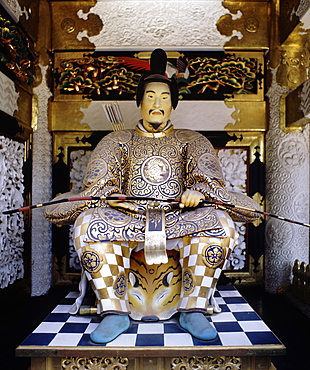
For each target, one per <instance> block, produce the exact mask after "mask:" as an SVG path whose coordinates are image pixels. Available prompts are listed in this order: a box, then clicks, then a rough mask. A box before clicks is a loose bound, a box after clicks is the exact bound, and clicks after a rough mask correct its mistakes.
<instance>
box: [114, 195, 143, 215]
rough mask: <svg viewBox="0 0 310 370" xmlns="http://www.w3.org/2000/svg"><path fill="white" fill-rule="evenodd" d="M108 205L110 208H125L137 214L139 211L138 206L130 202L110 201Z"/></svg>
mask: <svg viewBox="0 0 310 370" xmlns="http://www.w3.org/2000/svg"><path fill="white" fill-rule="evenodd" d="M111 196H115V197H125V195H124V194H111ZM107 202H108V205H109V206H110V207H113V208H114V207H117V208H124V209H128V210H129V211H132V212H136V211H137V210H138V208H137V205H136V204H135V203H134V202H132V201H128V200H119V199H108V201H107Z"/></svg>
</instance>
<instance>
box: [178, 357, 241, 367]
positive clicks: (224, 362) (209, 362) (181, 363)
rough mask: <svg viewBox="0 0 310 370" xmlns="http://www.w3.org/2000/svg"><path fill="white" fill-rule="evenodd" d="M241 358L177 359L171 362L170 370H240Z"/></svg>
mask: <svg viewBox="0 0 310 370" xmlns="http://www.w3.org/2000/svg"><path fill="white" fill-rule="evenodd" d="M241 365H242V361H241V358H239V357H234V356H218V357H212V356H205V357H196V356H192V357H177V358H173V359H172V360H171V369H172V370H192V369H193V370H194V369H195V370H228V369H229V370H240V369H241Z"/></svg>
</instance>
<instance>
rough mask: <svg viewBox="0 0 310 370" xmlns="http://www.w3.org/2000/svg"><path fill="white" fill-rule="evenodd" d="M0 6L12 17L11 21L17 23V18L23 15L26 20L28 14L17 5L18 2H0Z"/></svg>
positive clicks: (7, 0) (10, 0)
mask: <svg viewBox="0 0 310 370" xmlns="http://www.w3.org/2000/svg"><path fill="white" fill-rule="evenodd" d="M0 4H1V5H2V6H3V7H4V9H5V10H6V11H7V12H8V13H9V15H10V16H11V17H12V19H13V20H14V21H15V22H18V21H19V18H20V17H21V16H22V15H23V14H25V16H26V19H28V16H29V15H28V12H27V10H26V8H25V7H24V9H22V8H21V6H20V5H19V2H18V0H0Z"/></svg>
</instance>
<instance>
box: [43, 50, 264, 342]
mask: <svg viewBox="0 0 310 370" xmlns="http://www.w3.org/2000/svg"><path fill="white" fill-rule="evenodd" d="M166 63H167V56H166V53H165V52H164V51H163V50H161V49H156V50H155V51H153V53H152V55H151V60H150V71H148V72H146V73H145V74H144V75H142V77H141V79H140V82H139V84H138V88H137V94H136V103H137V106H138V107H139V108H140V109H141V115H142V120H141V121H140V122H139V123H138V124H137V126H136V127H135V129H133V130H120V131H116V132H112V133H110V134H108V135H106V136H105V137H104V138H103V139H102V140H101V141H100V142H99V144H98V145H97V147H96V148H95V149H94V151H93V153H92V155H91V158H90V161H89V163H88V166H87V170H86V175H85V179H84V186H85V188H84V190H83V191H82V192H80V193H79V194H78V195H79V196H81V197H82V196H97V197H98V196H99V197H102V198H103V199H102V200H99V201H93V200H88V201H74V202H70V203H61V204H57V205H52V206H49V207H47V208H46V212H45V217H46V218H47V219H48V220H50V221H52V222H54V223H55V224H58V225H62V224H73V223H74V232H73V239H74V245H75V249H76V251H77V254H78V256H79V259H80V261H81V265H82V266H83V269H84V272H85V275H84V276H86V277H87V279H88V281H89V282H90V284H91V287H92V289H93V291H94V293H95V296H96V299H97V312H98V313H99V314H100V315H101V316H102V321H101V322H100V324H99V325H98V327H97V328H96V329H95V330H94V331H93V332H92V333H91V340H92V341H93V342H95V343H107V342H109V341H111V340H113V339H115V338H116V337H117V336H118V335H120V334H121V333H122V332H124V331H125V330H127V329H128V328H129V326H130V317H129V315H130V305H129V304H128V292H127V290H128V284H129V283H128V270H129V263H130V255H131V253H132V251H137V250H141V249H144V256H145V261H146V263H147V264H148V265H152V264H159V263H166V262H167V253H166V250H167V249H168V250H169V249H175V250H177V251H179V254H180V260H179V261H180V265H181V268H182V287H181V292H180V300H179V304H178V311H179V324H180V326H181V327H182V328H184V329H185V330H187V331H188V332H189V333H191V335H193V336H194V337H196V338H199V339H201V340H211V339H214V338H215V337H216V336H217V332H216V330H215V329H214V327H213V326H212V325H211V324H210V323H209V321H208V319H207V318H206V316H205V313H206V312H207V308H208V306H209V305H213V306H214V309H215V312H217V308H216V303H215V300H214V298H213V294H214V290H215V287H216V283H217V281H218V278H219V276H220V274H221V271H222V269H223V268H224V267H225V263H226V261H227V259H228V258H229V256H230V254H231V251H232V250H233V248H234V247H235V245H236V242H237V239H238V234H237V232H236V230H235V227H234V222H233V221H240V222H251V221H254V220H255V219H257V218H258V217H259V215H258V214H256V213H254V212H251V211H247V210H244V209H238V208H237V207H235V208H229V209H226V208H225V209H224V208H221V207H217V208H215V207H206V206H204V205H203V202H202V201H203V200H212V201H217V202H225V203H230V204H234V205H236V206H243V207H248V208H251V209H255V208H257V207H258V205H257V204H256V203H255V202H254V201H253V200H252V199H251V198H249V197H247V196H246V195H243V194H240V193H234V192H229V191H227V190H226V189H225V183H224V179H223V175H222V170H221V168H220V164H219V161H218V158H217V156H216V153H215V151H214V148H213V147H212V145H211V143H210V142H209V140H208V139H207V138H206V137H204V136H203V135H201V134H199V133H197V132H195V131H192V130H185V129H175V128H174V126H173V125H172V122H171V121H170V114H171V112H172V110H173V109H175V108H176V106H177V104H178V87H177V82H176V80H175V79H174V78H168V77H166V75H165V69H166ZM191 125H194V123H191ZM71 195H72V194H71ZM75 195H76V194H75ZM65 196H67V194H64V195H61V196H59V197H58V198H57V199H61V198H62V197H65ZM110 196H115V198H116V199H108V200H104V198H105V197H110ZM126 196H127V197H130V199H131V200H128V199H126ZM134 197H136V198H139V197H140V198H152V199H154V198H155V199H157V200H158V201H156V202H153V203H155V204H150V203H149V202H147V201H146V200H145V199H140V200H132V199H133V198H134ZM169 199H179V200H180V202H179V203H177V202H169V201H166V200H169ZM180 205H181V207H180ZM84 279H86V278H85V277H84ZM79 304H81V303H79V301H78V300H77V302H76V305H77V306H78V305H79ZM75 312H77V308H76V311H75ZM146 320H147V318H146Z"/></svg>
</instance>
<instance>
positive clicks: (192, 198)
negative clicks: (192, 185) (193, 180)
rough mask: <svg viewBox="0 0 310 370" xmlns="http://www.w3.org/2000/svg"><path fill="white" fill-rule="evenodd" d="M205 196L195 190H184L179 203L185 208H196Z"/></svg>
mask: <svg viewBox="0 0 310 370" xmlns="http://www.w3.org/2000/svg"><path fill="white" fill-rule="evenodd" d="M204 199H205V196H204V195H203V194H202V193H200V191H197V190H186V191H185V192H184V193H183V194H182V196H181V203H182V204H184V206H185V207H197V206H198V204H199V203H200V201H201V200H204Z"/></svg>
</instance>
